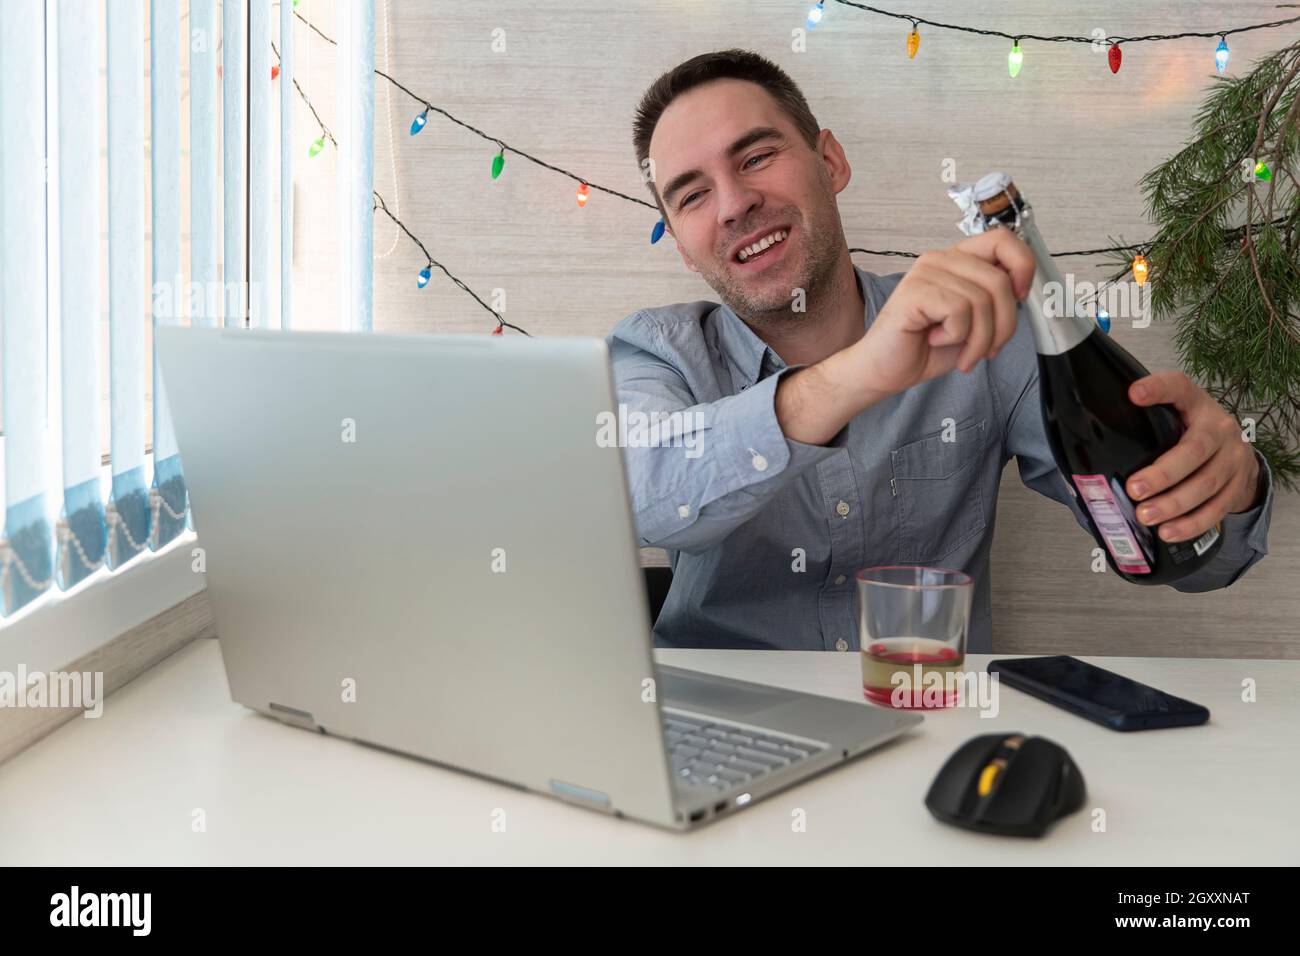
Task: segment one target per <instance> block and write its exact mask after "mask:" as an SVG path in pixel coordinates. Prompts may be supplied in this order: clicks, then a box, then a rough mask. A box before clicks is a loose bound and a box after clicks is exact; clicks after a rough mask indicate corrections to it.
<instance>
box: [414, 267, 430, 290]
mask: <svg viewBox="0 0 1300 956" xmlns="http://www.w3.org/2000/svg"><path fill="white" fill-rule="evenodd" d="M432 275H433V270H432V269H430V268H429V267H428V266H425V267H424V268H423V269H421V270H420V275H419V277H418V278H417V279H416V280H415V285H416V288H418V289H423V288H424V287H425V286H426V285H428V284H429V278H430V276H432Z"/></svg>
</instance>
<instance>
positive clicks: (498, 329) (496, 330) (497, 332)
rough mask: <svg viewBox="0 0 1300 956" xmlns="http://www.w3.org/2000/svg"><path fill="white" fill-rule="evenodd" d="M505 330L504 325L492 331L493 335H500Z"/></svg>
mask: <svg viewBox="0 0 1300 956" xmlns="http://www.w3.org/2000/svg"><path fill="white" fill-rule="evenodd" d="M503 329H505V326H504V325H498V326H497V327H496V328H495V329H493V330H492V334H493V335H500V334H501V332H502V330H503Z"/></svg>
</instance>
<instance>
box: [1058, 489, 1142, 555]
mask: <svg viewBox="0 0 1300 956" xmlns="http://www.w3.org/2000/svg"><path fill="white" fill-rule="evenodd" d="M1071 477H1072V478H1073V479H1074V483H1075V485H1077V486H1078V488H1079V495H1080V497H1082V498H1083V504H1084V506H1085V507H1086V508H1087V509H1088V513H1089V514H1091V515H1092V520H1093V521H1094V522H1096V524H1097V530H1098V531H1100V532H1101V538H1102V540H1103V541H1105V542H1106V548H1107V550H1109V551H1110V556H1111V557H1112V558H1114V559H1115V566H1116V567H1117V568H1119V569H1120V570H1121V571H1124V572H1125V573H1127V574H1150V573H1151V566H1150V565H1148V564H1147V561H1146V558H1145V557H1143V555H1142V551H1141V549H1140V548H1139V547H1138V543H1137V539H1136V538H1134V536H1133V530H1132V528H1130V527H1129V523H1128V521H1127V520H1126V519H1125V509H1124V507H1123V506H1122V505H1121V504H1120V502H1119V501H1118V500H1116V498H1115V494H1114V492H1113V491H1111V488H1110V485H1108V484H1107V483H1106V476H1105V475H1072V476H1071ZM1124 504H1125V505H1127V504H1128V502H1124ZM1127 510H1128V511H1130V512H1131V511H1132V506H1131V505H1130V506H1129V507H1128V509H1127ZM1134 520H1136V519H1134Z"/></svg>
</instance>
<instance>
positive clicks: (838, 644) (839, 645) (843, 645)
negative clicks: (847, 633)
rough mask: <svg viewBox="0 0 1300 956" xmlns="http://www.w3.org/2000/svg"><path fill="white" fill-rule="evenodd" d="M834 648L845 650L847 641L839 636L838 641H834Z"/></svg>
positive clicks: (847, 646) (847, 645) (847, 644)
mask: <svg viewBox="0 0 1300 956" xmlns="http://www.w3.org/2000/svg"><path fill="white" fill-rule="evenodd" d="M835 649H836V650H837V651H847V650H848V649H849V642H848V641H846V640H845V639H844V638H842V637H841V638H840V639H839V640H838V641H836V642H835Z"/></svg>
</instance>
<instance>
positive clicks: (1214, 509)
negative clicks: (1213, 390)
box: [1128, 372, 1259, 541]
mask: <svg viewBox="0 0 1300 956" xmlns="http://www.w3.org/2000/svg"><path fill="white" fill-rule="evenodd" d="M1129 398H1130V399H1131V400H1132V401H1133V403H1134V404H1136V405H1157V404H1167V405H1173V406H1174V407H1175V408H1176V409H1178V414H1179V415H1180V416H1181V417H1182V420H1183V424H1184V425H1185V426H1186V427H1187V430H1186V431H1185V432H1184V433H1183V437H1182V438H1180V439H1179V440H1178V444H1176V445H1175V446H1174V447H1173V448H1171V449H1169V450H1168V451H1167V452H1165V453H1164V454H1163V455H1161V456H1160V457H1159V458H1157V459H1156V460H1155V461H1153V462H1152V463H1151V464H1150V465H1148V466H1147V467H1145V468H1143V469H1141V470H1139V471H1136V472H1134V473H1133V474H1132V475H1131V476H1129V480H1128V493H1129V497H1130V498H1132V499H1133V500H1134V501H1141V502H1142V503H1141V504H1140V505H1138V509H1137V516H1138V520H1139V521H1141V522H1142V523H1143V524H1145V525H1148V526H1150V525H1157V524H1159V525H1160V529H1159V532H1158V533H1159V535H1160V537H1161V539H1162V540H1165V541H1186V540H1189V539H1193V538H1197V537H1200V535H1201V534H1202V532H1204V531H1206V530H1208V529H1209V528H1212V527H1213V526H1214V525H1215V524H1216V523H1217V522H1218V521H1219V520H1220V519H1221V518H1222V517H1223V516H1224V515H1226V514H1228V513H1229V512H1239V511H1249V510H1250V509H1251V508H1252V507H1254V506H1255V505H1256V504H1257V502H1256V501H1255V496H1256V484H1257V482H1258V481H1259V462H1258V461H1257V460H1256V458H1255V452H1254V450H1253V448H1252V446H1251V445H1250V444H1249V443H1248V442H1245V441H1243V440H1242V437H1241V426H1240V425H1239V424H1238V423H1237V422H1236V421H1235V420H1234V419H1233V417H1232V416H1231V415H1229V414H1228V413H1227V412H1226V411H1225V410H1224V409H1223V408H1222V407H1221V406H1220V405H1219V403H1218V402H1216V401H1215V400H1214V399H1213V398H1211V397H1210V396H1209V394H1208V393H1207V392H1206V391H1205V390H1204V389H1202V388H1200V387H1199V386H1197V385H1196V384H1195V383H1194V382H1193V381H1192V380H1191V379H1189V378H1188V377H1187V376H1186V375H1184V374H1183V373H1182V372H1156V373H1155V374H1153V375H1148V376H1146V378H1141V379H1138V380H1137V381H1136V382H1134V383H1133V384H1132V385H1131V386H1129ZM1175 518H1176V519H1178V520H1176V521H1175V520H1172V519H1175ZM1162 522H1163V523H1162Z"/></svg>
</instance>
